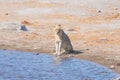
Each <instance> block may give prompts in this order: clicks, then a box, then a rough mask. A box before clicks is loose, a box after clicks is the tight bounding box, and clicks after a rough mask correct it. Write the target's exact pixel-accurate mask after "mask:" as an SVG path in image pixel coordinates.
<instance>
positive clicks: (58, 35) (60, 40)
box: [54, 24, 73, 55]
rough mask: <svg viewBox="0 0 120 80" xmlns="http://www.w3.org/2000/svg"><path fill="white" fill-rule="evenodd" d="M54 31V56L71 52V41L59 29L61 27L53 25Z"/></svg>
mask: <svg viewBox="0 0 120 80" xmlns="http://www.w3.org/2000/svg"><path fill="white" fill-rule="evenodd" d="M54 31H55V50H56V52H55V54H56V55H61V54H64V53H65V54H66V53H67V54H68V53H71V52H73V46H72V44H71V41H70V39H69V37H68V36H67V34H66V33H65V32H64V31H63V29H61V25H60V24H58V25H55V26H54Z"/></svg>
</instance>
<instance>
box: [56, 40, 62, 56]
mask: <svg viewBox="0 0 120 80" xmlns="http://www.w3.org/2000/svg"><path fill="white" fill-rule="evenodd" d="M61 48H62V42H59V44H58V53H57V55H61Z"/></svg>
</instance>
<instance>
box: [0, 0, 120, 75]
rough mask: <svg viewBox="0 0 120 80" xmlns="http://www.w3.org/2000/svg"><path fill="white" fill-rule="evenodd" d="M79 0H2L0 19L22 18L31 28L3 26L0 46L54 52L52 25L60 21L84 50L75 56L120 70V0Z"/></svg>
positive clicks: (73, 40) (76, 44) (6, 20)
mask: <svg viewBox="0 0 120 80" xmlns="http://www.w3.org/2000/svg"><path fill="white" fill-rule="evenodd" d="M13 1H15V0H13ZM70 1H71V2H70ZM78 1H80V2H77V0H75V1H74V0H73V2H72V0H66V1H64V0H60V1H59V0H56V1H54V0H46V1H42V0H39V1H37V0H29V1H27V0H26V2H24V1H21V2H17V1H16V2H4V1H2V0H1V2H0V23H3V22H20V23H22V24H24V25H26V26H27V27H28V29H30V31H27V32H26V31H9V30H0V49H8V50H20V51H28V52H36V53H48V54H53V53H54V48H55V46H54V30H53V26H54V25H55V24H61V25H63V29H64V31H65V32H66V33H67V34H68V36H69V37H70V39H71V41H72V44H73V47H74V49H75V50H81V51H82V52H83V53H81V54H71V55H72V56H73V57H76V58H79V59H85V60H90V61H93V62H97V63H99V64H102V65H105V66H107V67H110V66H111V65H112V66H114V68H113V70H115V71H116V72H118V73H120V5H119V4H120V0H114V1H113V0H100V1H99V0H93V1H92V2H90V1H89V0H87V1H85V0H78ZM86 49H87V50H86ZM65 56H69V55H65Z"/></svg>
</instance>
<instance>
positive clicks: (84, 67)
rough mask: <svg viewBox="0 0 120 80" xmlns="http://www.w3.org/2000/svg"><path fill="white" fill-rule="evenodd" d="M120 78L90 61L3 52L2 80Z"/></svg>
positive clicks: (101, 79) (1, 55) (0, 63)
mask: <svg viewBox="0 0 120 80" xmlns="http://www.w3.org/2000/svg"><path fill="white" fill-rule="evenodd" d="M118 76H119V74H117V73H115V72H113V71H111V70H110V69H108V68H106V67H104V66H101V65H98V64H96V63H93V62H90V61H85V60H78V59H75V58H63V57H55V56H52V55H47V54H40V55H36V54H32V53H27V52H19V51H8V50H0V80H113V78H116V77H118Z"/></svg>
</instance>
